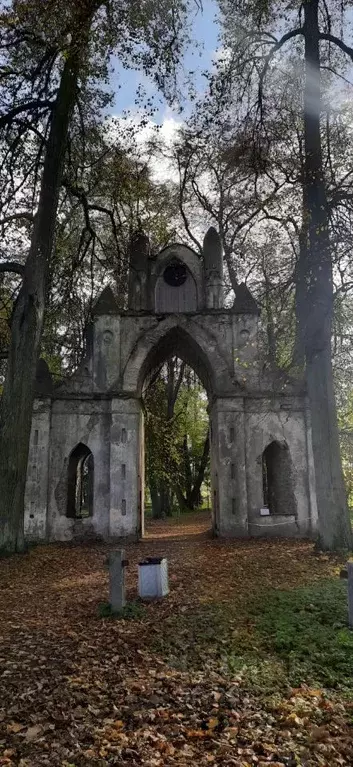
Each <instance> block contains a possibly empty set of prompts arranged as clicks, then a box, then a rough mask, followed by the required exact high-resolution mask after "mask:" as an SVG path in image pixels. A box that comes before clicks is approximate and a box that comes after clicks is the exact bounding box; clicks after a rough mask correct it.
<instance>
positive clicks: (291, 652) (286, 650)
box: [255, 579, 353, 688]
mask: <svg viewBox="0 0 353 767" xmlns="http://www.w3.org/2000/svg"><path fill="white" fill-rule="evenodd" d="M261 604H262V608H261V611H260V612H259V615H258V617H257V618H256V621H255V626H256V630H257V632H258V633H259V636H260V637H261V639H262V641H263V642H264V645H265V646H266V647H268V648H269V649H270V650H274V651H275V653H276V654H277V655H278V656H279V657H280V658H281V659H282V660H283V661H284V663H285V665H286V668H287V673H288V677H289V680H290V682H291V684H293V685H298V684H300V682H301V681H302V680H303V678H304V679H305V680H306V681H308V682H310V683H313V684H315V683H319V684H323V685H325V686H326V687H347V688H352V657H353V632H351V631H349V629H348V626H347V585H346V584H345V583H343V582H341V581H339V580H337V579H335V580H333V579H332V580H328V581H323V582H319V583H318V584H315V585H314V586H310V587H306V588H301V589H294V590H293V591H280V592H272V593H271V594H269V595H268V597H267V599H266V600H263V601H262V602H261ZM258 606H259V607H260V603H259V604H258Z"/></svg>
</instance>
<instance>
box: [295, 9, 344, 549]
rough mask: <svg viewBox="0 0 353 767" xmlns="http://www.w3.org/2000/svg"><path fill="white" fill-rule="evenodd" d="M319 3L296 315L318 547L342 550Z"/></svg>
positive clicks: (308, 65)
mask: <svg viewBox="0 0 353 767" xmlns="http://www.w3.org/2000/svg"><path fill="white" fill-rule="evenodd" d="M318 4H319V0H305V2H304V14H305V21H304V38H305V75H306V84H305V103H304V138H305V160H304V162H305V169H304V186H305V191H304V196H303V201H304V206H305V208H306V216H307V221H306V222H305V224H306V225H307V231H308V247H307V248H306V249H305V251H306V252H305V258H306V265H305V266H306V268H305V270H304V272H305V289H306V301H305V310H304V316H302V317H301V321H302V327H303V333H304V345H305V358H306V381H307V391H308V396H309V402H310V412H311V424H312V439H313V453H314V464H315V475H316V494H317V503H318V514H319V544H320V546H321V547H322V548H323V549H327V550H331V551H334V550H339V549H347V548H350V547H351V544H352V534H351V526H350V521H349V514H348V507H347V501H346V494H345V488H344V481H343V473H342V465H341V456H340V447H339V438H338V426H337V413H336V404H335V398H334V387H333V374H332V360H331V332H332V312H333V280H332V260H331V250H330V242H329V233H328V207H327V199H326V188H325V181H324V173H323V161H322V146H321V133H320V114H321V80H320V50H319V20H318Z"/></svg>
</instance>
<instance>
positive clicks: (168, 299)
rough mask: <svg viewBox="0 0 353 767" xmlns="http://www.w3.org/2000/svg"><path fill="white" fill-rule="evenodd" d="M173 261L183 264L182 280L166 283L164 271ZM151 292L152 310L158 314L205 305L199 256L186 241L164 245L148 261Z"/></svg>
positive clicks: (192, 310)
mask: <svg viewBox="0 0 353 767" xmlns="http://www.w3.org/2000/svg"><path fill="white" fill-rule="evenodd" d="M173 265H175V267H179V269H181V268H184V270H185V280H184V282H183V284H179V285H168V282H165V279H164V275H165V274H166V272H168V270H170V268H171V267H173ZM150 295H151V310H152V311H154V312H156V313H157V314H164V313H165V314H167V313H171V312H194V311H200V310H202V309H204V307H205V285H204V270H203V263H202V260H201V258H200V256H198V255H197V253H195V251H193V250H192V249H191V248H189V247H188V246H186V245H181V244H174V245H168V246H167V247H166V248H164V249H163V250H162V251H161V252H160V253H159V254H158V256H157V257H156V258H155V259H154V260H153V261H152V262H151V272H150ZM178 307H180V308H178Z"/></svg>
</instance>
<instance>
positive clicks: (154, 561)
mask: <svg viewBox="0 0 353 767" xmlns="http://www.w3.org/2000/svg"><path fill="white" fill-rule="evenodd" d="M164 559H165V557H146V559H144V560H143V562H139V567H143V566H144V565H160V564H161V562H163V560H164Z"/></svg>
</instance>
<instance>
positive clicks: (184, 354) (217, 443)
mask: <svg viewBox="0 0 353 767" xmlns="http://www.w3.org/2000/svg"><path fill="white" fill-rule="evenodd" d="M222 284H223V273H222V251H221V246H220V241H219V237H218V235H217V232H216V231H215V230H214V229H211V230H209V232H208V233H207V235H206V237H205V243H204V253H203V258H200V257H199V256H198V255H197V254H196V253H194V252H193V251H192V250H191V249H190V248H188V247H187V246H185V245H178V244H176V245H173V246H169V247H168V248H166V249H164V250H163V251H162V252H161V253H159V254H158V255H157V256H155V257H152V256H151V255H150V252H149V243H148V240H147V239H146V238H145V237H144V236H143V235H138V236H137V237H136V238H135V241H134V244H133V248H132V251H131V263H130V280H129V308H128V310H127V311H121V310H119V309H118V307H117V305H116V302H115V298H114V295H113V292H112V291H111V289H110V288H109V287H108V288H106V289H105V290H104V291H103V293H102V295H101V296H100V297H99V298H98V300H97V302H96V305H95V308H94V317H93V326H92V333H91V336H90V343H89V344H88V353H87V357H86V359H85V360H84V361H83V362H82V364H81V366H80V367H79V369H78V370H77V371H76V373H75V374H74V375H73V376H72V378H71V379H70V380H69V381H67V382H65V384H61V385H60V386H58V387H55V388H53V386H52V383H51V380H50V376H48V373H47V371H46V369H45V366H44V365H43V364H42V365H41V369H40V376H39V379H38V386H39V389H38V396H37V398H36V400H35V403H34V410H33V424H32V433H31V445H30V455H29V462H28V475H27V487H26V514H25V530H26V536H27V539H28V540H32V541H46V540H50V541H55V540H58V541H70V540H75V539H78V540H79V539H83V538H86V537H88V538H89V537H93V538H96V537H98V538H103V539H113V538H122V537H123V538H125V537H138V536H140V535H141V534H143V504H144V499H143V493H144V436H143V411H142V405H141V396H142V390H143V385H144V382H145V381H146V379H148V376H149V375H150V374H151V373H152V372H153V370H154V369H155V368H156V366H157V365H159V364H160V363H161V362H163V361H164V360H165V359H166V358H167V357H168V356H169V355H171V354H174V355H178V356H180V357H181V358H182V359H183V360H185V361H186V362H187V363H188V364H190V365H191V366H192V367H193V368H194V369H195V371H196V373H197V374H198V375H199V377H200V378H201V380H202V382H203V384H204V386H205V388H206V390H207V393H208V397H209V409H210V432H211V433H210V436H211V482H212V507H213V528H214V532H215V533H216V534H217V535H219V536H224V537H227V536H243V537H244V536H249V535H276V536H278V535H285V536H308V535H312V534H314V533H315V530H316V525H317V509H316V498H315V480H314V468H313V457H312V447H311V433H310V421H309V412H308V407H307V402H306V398H305V393H303V391H302V389H301V386H300V384H299V383H298V382H296V381H292V380H290V379H289V378H286V377H285V376H283V375H282V374H280V373H279V372H278V373H277V374H275V373H269V372H264V371H265V370H266V368H265V367H264V360H261V359H260V358H259V353H258V344H257V334H258V314H259V312H258V308H257V306H256V303H255V301H254V300H253V298H252V296H251V295H250V293H249V291H248V290H247V288H246V287H245V286H244V285H242V286H240V288H239V290H238V292H237V295H236V297H235V302H234V306H233V307H232V308H231V309H226V308H224V306H223V288H222ZM265 500H267V503H268V506H269V511H270V513H269V515H268V516H261V514H260V509H261V508H262V507H263V506H264V502H265Z"/></svg>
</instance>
